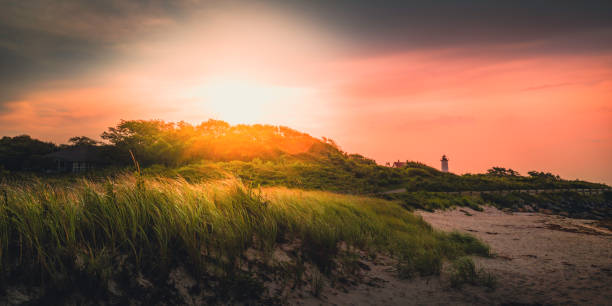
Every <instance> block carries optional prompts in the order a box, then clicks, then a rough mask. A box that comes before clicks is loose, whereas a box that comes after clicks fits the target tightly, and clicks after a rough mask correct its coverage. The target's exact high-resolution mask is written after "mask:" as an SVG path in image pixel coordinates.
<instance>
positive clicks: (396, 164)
mask: <svg viewBox="0 0 612 306" xmlns="http://www.w3.org/2000/svg"><path fill="white" fill-rule="evenodd" d="M404 167H406V162H402V161H399V159H398V160H397V161H396V162H393V168H404Z"/></svg>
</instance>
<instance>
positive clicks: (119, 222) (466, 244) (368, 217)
mask: <svg viewBox="0 0 612 306" xmlns="http://www.w3.org/2000/svg"><path fill="white" fill-rule="evenodd" d="M1 192H2V195H1V197H0V244H1V245H0V264H1V266H0V276H1V278H2V284H3V285H6V284H7V283H10V282H14V281H24V282H29V283H40V282H42V281H52V282H56V283H62V282H64V283H65V282H72V281H75V277H77V276H78V277H84V278H86V279H90V280H91V279H93V280H95V282H104V281H106V280H108V279H110V278H112V277H113V275H114V273H116V271H119V270H121V269H123V270H125V269H127V268H125V267H126V266H129V267H130V268H129V269H131V270H130V271H131V273H134V274H135V273H139V272H141V271H144V272H146V273H149V274H151V273H152V272H151V271H156V273H158V274H159V277H160V278H163V275H165V274H167V273H168V271H169V270H170V269H172V268H173V267H177V266H185V267H188V268H189V269H190V271H193V273H194V274H195V275H202V276H204V275H206V276H211V277H217V278H220V279H224V278H225V279H228V278H231V277H234V275H235V273H236V271H238V270H239V267H240V265H241V263H243V262H244V261H245V260H246V259H245V256H244V255H245V252H246V251H247V250H248V249H256V250H258V251H260V252H262V253H264V254H271V253H272V252H273V251H274V250H275V248H277V247H278V246H279V245H280V244H283V243H288V242H296V241H297V242H299V243H300V253H299V255H298V256H299V257H300V258H301V259H300V260H304V261H306V262H310V263H312V264H314V265H316V266H317V267H318V269H319V270H320V271H322V272H323V273H326V274H331V273H333V270H334V267H335V259H337V257H338V254H339V253H341V252H350V251H351V250H365V251H368V252H370V253H372V254H374V253H379V252H383V253H386V254H389V255H392V256H394V257H396V258H397V259H398V260H399V262H400V264H399V265H398V267H399V273H400V276H410V275H412V274H413V273H421V274H435V273H439V271H440V268H441V262H442V260H444V259H445V258H456V257H459V256H463V255H466V254H480V255H487V254H488V247H486V246H484V245H483V244H482V243H480V242H479V241H477V240H475V239H474V238H471V237H469V236H464V235H461V234H457V233H452V234H447V233H442V232H437V231H435V230H433V229H432V227H431V226H430V225H429V224H427V223H426V222H425V221H423V219H422V218H421V217H419V216H416V215H413V214H412V213H410V212H409V211H407V210H405V209H403V208H402V207H401V206H400V205H399V204H397V203H395V202H390V201H385V200H381V199H374V198H367V197H359V196H349V195H340V194H334V193H330V192H322V191H301V190H294V189H286V188H280V187H270V188H263V189H250V188H246V187H245V186H244V185H242V184H241V183H240V182H238V181H237V180H234V179H227V180H222V181H215V182H212V183H211V182H209V183H200V184H192V183H188V182H186V181H184V180H181V179H162V178H157V179H152V178H147V179H142V178H139V177H134V176H123V177H120V178H118V179H116V180H108V181H106V182H92V181H88V180H81V181H79V182H77V183H70V184H48V183H45V182H42V181H37V182H30V183H21V184H11V185H5V186H2V191H1ZM343 246H344V247H343ZM123 270H122V271H123Z"/></svg>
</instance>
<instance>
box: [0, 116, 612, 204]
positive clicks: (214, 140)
mask: <svg viewBox="0 0 612 306" xmlns="http://www.w3.org/2000/svg"><path fill="white" fill-rule="evenodd" d="M101 138H102V139H103V140H104V141H105V142H98V141H95V140H92V139H90V138H87V137H84V136H80V137H73V138H71V139H70V141H69V144H65V145H59V146H58V145H55V144H53V143H49V142H43V141H40V140H36V139H33V138H31V137H30V136H27V135H24V136H16V137H4V138H2V139H1V140H0V170H1V169H2V168H3V169H5V170H4V172H6V170H9V171H23V170H26V171H39V170H41V169H45V167H47V166H49V164H48V163H49V160H47V159H45V155H46V154H49V153H51V152H54V151H58V150H63V149H67V150H70V149H75V148H82V147H87V148H89V149H94V150H95V151H97V152H98V153H100V154H98V156H100V158H101V160H100V162H101V165H104V166H105V167H106V168H108V167H115V168H119V169H124V168H125V167H130V166H132V165H133V160H132V157H131V156H132V154H133V155H134V157H135V160H136V161H137V162H138V163H139V165H140V166H141V167H142V168H143V169H144V173H146V174H149V175H162V176H182V177H184V178H186V179H188V180H199V179H207V178H220V177H223V176H224V175H226V174H228V173H229V174H231V175H233V176H237V177H239V178H241V179H242V180H243V181H245V182H247V183H249V184H251V185H254V186H275V185H282V186H288V187H296V188H303V189H323V190H333V191H338V192H349V193H378V192H382V191H386V190H389V189H393V188H406V189H407V190H408V191H417V190H428V191H461V190H508V189H533V188H536V189H554V188H606V187H607V186H606V185H602V184H594V183H589V182H585V181H577V180H573V181H570V180H563V179H561V178H560V177H559V176H558V175H554V174H551V173H543V172H537V171H530V172H529V173H528V175H527V176H522V175H520V174H519V173H518V172H517V171H514V170H512V169H506V168H502V167H493V168H491V169H489V170H488V171H487V173H484V174H464V175H455V174H452V173H443V172H440V171H439V170H437V169H435V168H433V167H430V166H427V165H425V164H423V163H419V162H411V161H409V162H407V163H406V165H405V166H404V167H403V168H390V167H385V166H381V165H378V164H376V162H375V161H374V160H372V159H368V158H366V157H363V156H361V155H359V154H348V153H346V152H343V151H342V150H340V149H339V148H338V146H337V145H336V144H335V143H334V142H333V141H332V140H330V139H326V138H323V139H317V138H314V137H312V136H310V135H308V134H305V133H301V132H298V131H296V130H293V129H290V128H287V127H282V126H280V127H279V126H271V125H234V126H232V125H230V124H228V123H226V122H223V121H219V120H208V121H206V122H202V123H201V124H199V125H195V126H194V125H191V124H188V123H185V122H178V123H173V122H164V121H161V120H131V121H121V122H119V124H117V125H116V126H114V127H110V128H108V130H107V131H105V132H104V133H102V134H101Z"/></svg>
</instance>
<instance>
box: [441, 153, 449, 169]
mask: <svg viewBox="0 0 612 306" xmlns="http://www.w3.org/2000/svg"><path fill="white" fill-rule="evenodd" d="M440 161H441V162H442V172H448V158H446V155H442V159H441V160H440Z"/></svg>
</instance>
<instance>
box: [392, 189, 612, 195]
mask: <svg viewBox="0 0 612 306" xmlns="http://www.w3.org/2000/svg"><path fill="white" fill-rule="evenodd" d="M566 191H573V192H578V193H582V194H601V193H603V192H604V191H612V189H606V188H598V189H588V188H558V189H514V190H509V189H506V190H470V191H434V192H438V193H445V194H457V195H481V194H501V195H503V194H509V193H516V192H518V193H528V194H538V193H553V192H566ZM404 192H407V191H406V188H399V189H393V190H389V191H385V192H382V194H394V193H404Z"/></svg>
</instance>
